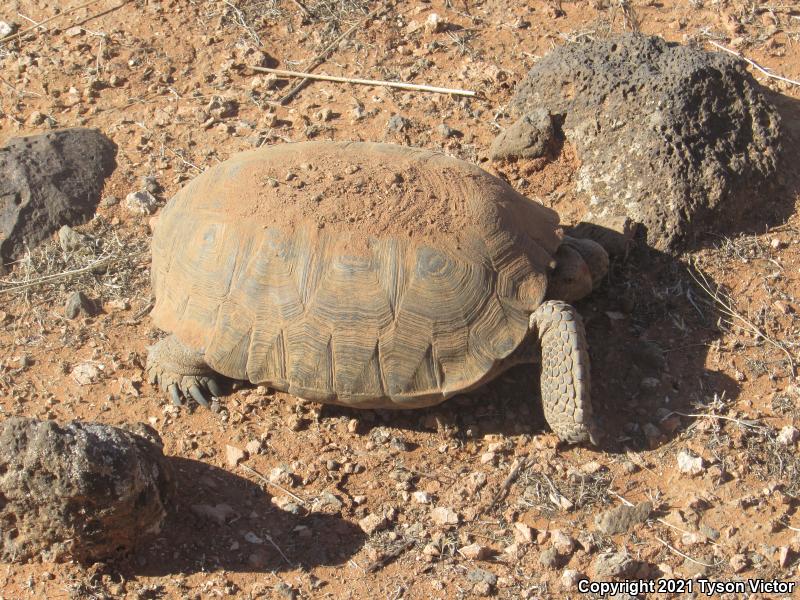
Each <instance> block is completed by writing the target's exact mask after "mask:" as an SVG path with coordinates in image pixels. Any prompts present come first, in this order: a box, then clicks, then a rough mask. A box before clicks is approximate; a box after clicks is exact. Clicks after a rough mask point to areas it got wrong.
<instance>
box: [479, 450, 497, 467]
mask: <svg viewBox="0 0 800 600" xmlns="http://www.w3.org/2000/svg"><path fill="white" fill-rule="evenodd" d="M495 460H497V455H496V454H495V453H494V452H484V453H483V454H481V464H482V465H489V464H493V463H494V462H495Z"/></svg>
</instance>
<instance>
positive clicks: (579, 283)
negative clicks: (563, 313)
mask: <svg viewBox="0 0 800 600" xmlns="http://www.w3.org/2000/svg"><path fill="white" fill-rule="evenodd" d="M607 272H608V253H607V252H606V251H605V250H604V249H603V247H602V246H601V245H600V244H598V243H597V242H594V241H592V240H588V239H583V238H573V237H569V236H565V237H564V239H563V240H562V242H561V245H560V246H559V247H558V251H557V252H556V268H555V269H554V270H553V272H552V273H550V276H549V278H548V282H547V298H548V299H550V300H563V301H564V302H574V301H575V300H580V299H581V298H583V297H584V296H588V295H589V294H590V293H591V291H592V289H593V288H594V287H595V286H597V285H598V284H599V283H600V280H601V279H603V277H605V274H606V273H607Z"/></svg>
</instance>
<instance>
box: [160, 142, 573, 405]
mask: <svg viewBox="0 0 800 600" xmlns="http://www.w3.org/2000/svg"><path fill="white" fill-rule="evenodd" d="M560 241H561V232H560V229H559V228H558V215H557V214H556V213H555V212H554V211H552V210H550V209H548V208H545V207H543V206H542V205H540V204H538V203H536V202H534V201H532V200H529V199H527V198H525V197H524V196H522V195H520V194H519V193H517V192H516V191H514V190H513V189H512V188H511V187H510V186H509V185H507V184H506V183H504V182H503V181H501V180H500V179H498V178H497V177H495V176H493V175H490V174H489V173H487V172H485V171H483V170H482V169H480V168H478V167H476V166H475V165H472V164H469V163H467V162H463V161H460V160H457V159H455V158H451V157H448V156H445V155H444V154H440V153H437V152H433V151H430V150H424V149H418V148H407V147H401V146H395V145H390V144H376V143H358V142H303V143H292V144H285V145H277V146H272V147H267V148H262V149H259V150H254V151H251V152H245V153H242V154H238V155H236V156H234V157H233V158H231V159H229V160H227V161H225V162H223V163H221V164H219V165H217V166H215V167H213V168H211V169H209V170H207V171H205V172H204V173H203V174H202V175H200V176H199V177H197V178H196V179H194V180H193V181H191V182H190V183H189V184H188V185H186V187H184V188H183V189H182V190H181V191H179V192H178V193H177V194H176V195H175V196H174V197H173V198H172V199H171V200H170V201H169V203H168V204H167V206H166V207H165V208H164V209H163V211H162V212H161V214H160V216H159V219H158V221H157V222H156V224H155V226H154V234H153V245H152V253H153V264H152V281H153V290H154V294H155V299H156V302H155V307H154V309H153V313H152V316H153V319H154V321H155V323H156V325H157V326H158V327H160V328H162V329H164V330H166V331H168V332H171V333H173V334H175V335H176V336H177V338H178V339H179V340H180V341H181V342H183V343H184V344H185V345H186V346H188V347H189V348H192V349H195V350H198V351H200V352H202V353H203V355H204V358H205V361H206V362H207V364H208V366H209V367H211V368H212V369H213V370H214V371H217V372H219V373H221V374H223V375H226V376H228V377H231V378H234V379H243V380H249V381H251V382H253V383H257V384H264V385H267V386H270V387H273V388H275V389H279V390H282V391H287V392H289V393H291V394H294V395H296V396H300V397H302V398H306V399H309V400H316V401H319V402H330V403H339V404H349V405H357V406H363V407H378V406H392V407H400V408H404V407H407V408H414V407H419V406H425V405H431V404H435V403H438V402H441V401H443V400H445V399H446V398H449V397H451V396H453V395H455V394H457V393H459V392H463V391H467V390H469V389H472V388H474V387H476V386H478V385H480V384H482V383H484V382H485V381H487V380H488V379H490V378H492V377H493V376H494V375H496V374H497V372H498V368H499V367H500V366H501V365H502V364H503V362H504V359H507V358H509V357H510V355H512V353H513V352H514V350H515V349H516V348H517V347H518V346H519V345H520V344H521V342H522V341H523V339H524V338H525V337H526V335H527V333H528V330H529V324H528V319H529V316H530V314H531V313H532V312H533V311H534V310H535V309H536V308H537V307H538V306H539V305H540V304H541V302H542V301H543V299H544V296H545V291H546V287H547V273H548V271H549V270H550V269H552V268H553V266H554V260H553V256H554V254H555V252H556V250H557V248H558V246H559V244H560ZM505 362H507V361H505Z"/></svg>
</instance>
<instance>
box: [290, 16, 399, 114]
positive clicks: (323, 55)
mask: <svg viewBox="0 0 800 600" xmlns="http://www.w3.org/2000/svg"><path fill="white" fill-rule="evenodd" d="M391 7H392V5H387V6H379V7H378V8H376V9H375V10H373V11H372V12H371V13H369V14H368V15H367V16H366V17H365V18H364V19H362V20H361V21H359V22H357V23H356V24H355V25H353V26H352V27H351V28H350V29H348V30H347V31H345V32H344V33H343V34H342V35H340V36H339V37H337V38H336V39H335V40H333V41H332V42H331V43H330V44H328V45H327V46H325V49H324V50H323V51H322V52H320V53H319V54H317V55H316V56H315V57H314V58H313V59H311V62H310V63H309V64H308V66H307V67H306V71H313V70H314V69H316V68H317V67H318V66H320V65H321V64H322V63H324V62H325V60H326V59H327V58H328V55H329V54H330V53H331V52H333V51H334V50H335V49H336V48H338V47H339V44H340V43H341V41H342V40H344V39H346V38H348V37H350V35H351V34H352V33H353V32H354V31H355V30H356V29H358V28H359V27H362V26H363V25H364V24H365V23H366V22H367V21H369V20H370V19H372V18H373V17H376V16H378V15H379V14H380V13H381V12H383V11H384V10H388V9H389V8H391ZM308 81H309V79H308V78H303V79H302V80H300V83H298V84H297V85H296V86H294V87H293V88H292V89H291V90H289V91H288V92H287V93H286V95H285V96H284V97H283V98H281V99H280V100H278V104H287V103H288V102H289V101H290V100H291V99H292V98H294V97H295V96H296V95H297V94H298V93H299V92H300V90H302V89H303V87H305V85H306V83H308Z"/></svg>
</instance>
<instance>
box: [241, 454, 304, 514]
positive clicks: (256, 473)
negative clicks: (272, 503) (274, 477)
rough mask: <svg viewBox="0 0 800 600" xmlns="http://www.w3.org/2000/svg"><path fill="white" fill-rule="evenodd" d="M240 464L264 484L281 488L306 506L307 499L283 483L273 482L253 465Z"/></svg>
mask: <svg viewBox="0 0 800 600" xmlns="http://www.w3.org/2000/svg"><path fill="white" fill-rule="evenodd" d="M239 466H240V467H242V468H243V469H244V470H245V471H247V472H248V473H251V474H252V475H255V476H256V477H258V478H259V479H260V480H261V481H262V482H263V483H264V484H266V485H268V486H271V487H274V488H275V489H277V490H280V491H281V492H283V493H284V494H286V495H287V496H290V497H291V498H294V499H295V500H297V501H298V502H299V503H300V504H302V505H303V506H305V505H306V504H307V503H306V501H305V500H303V499H302V498H301V497H300V496H296V495H295V494H293V493H292V492H290V491H289V490H287V489H286V488H285V487H283V486H282V485H280V484H278V483H273V482H272V481H270V480H269V479H267V478H266V477H264V476H263V475H262V474H261V473H259V472H258V471H256V470H255V469H253V468H252V467H248V466H247V465H245V464H242V463H239Z"/></svg>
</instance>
